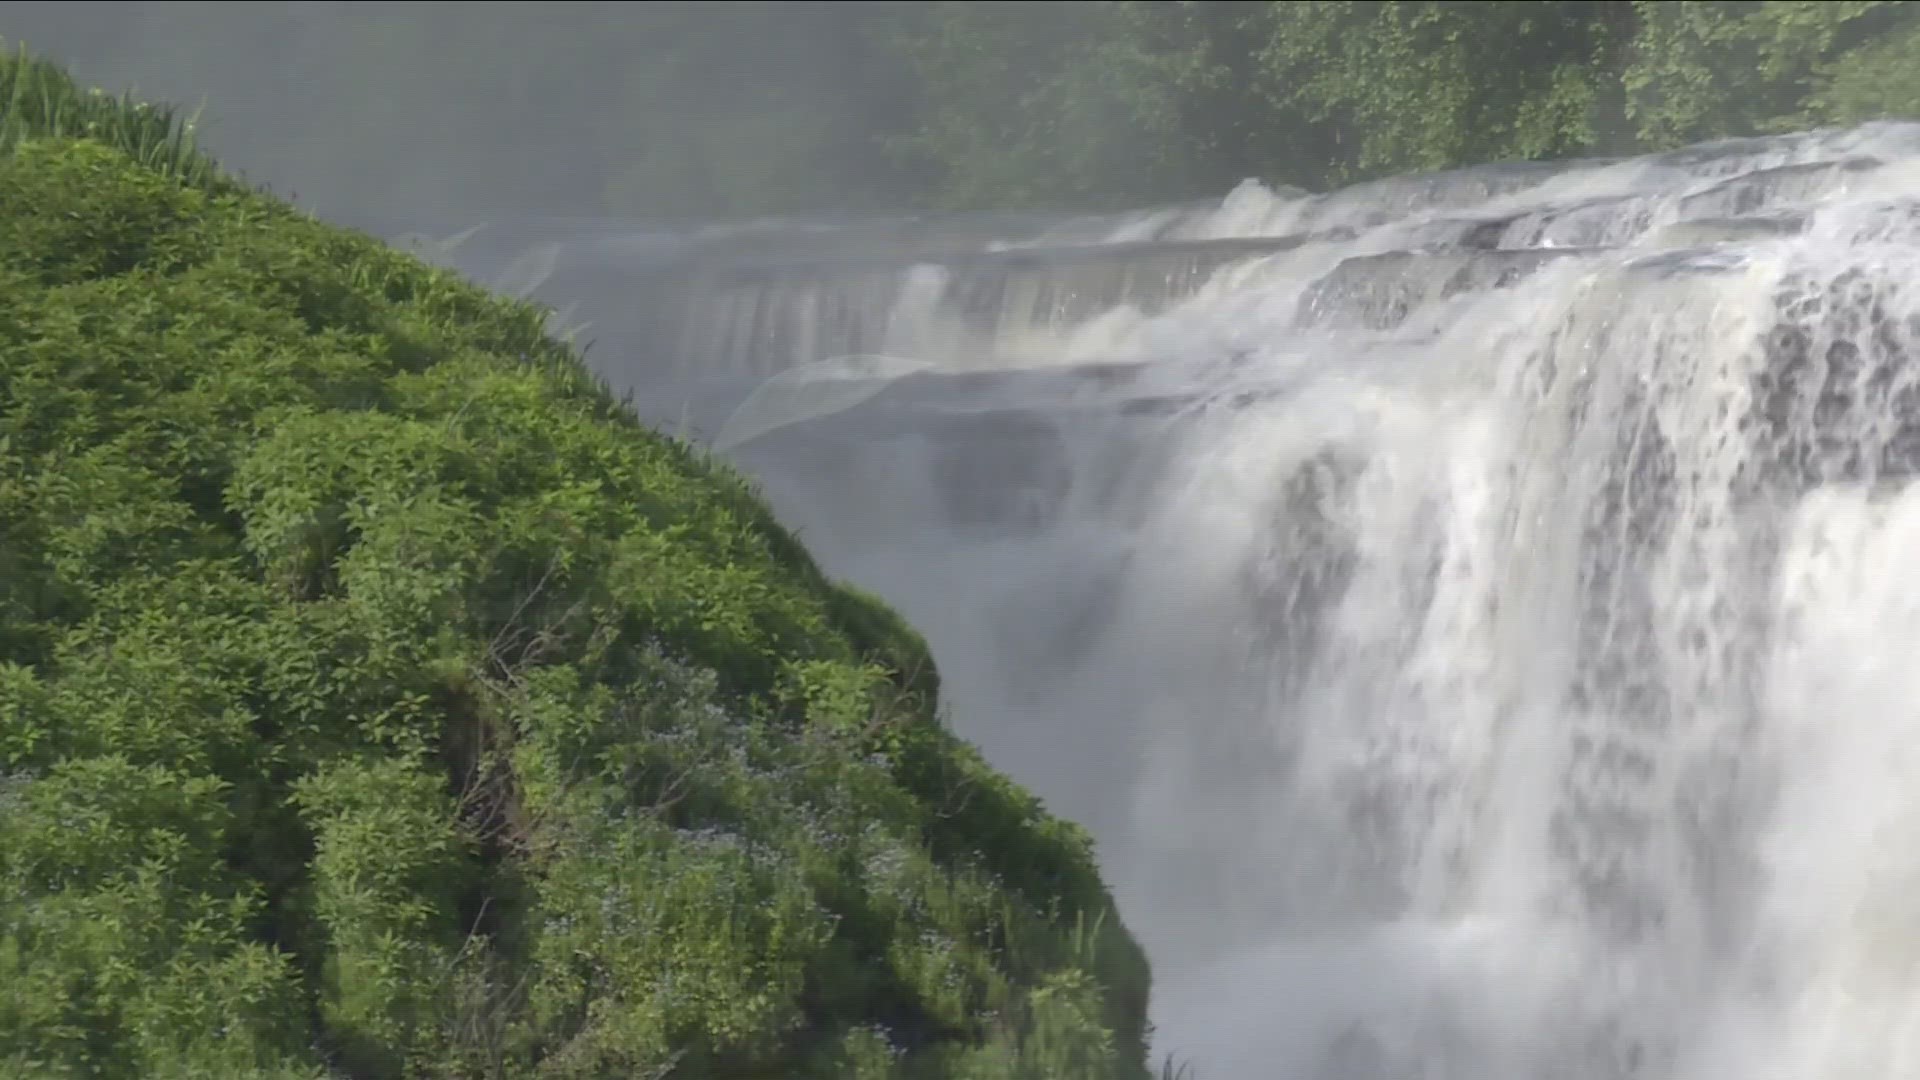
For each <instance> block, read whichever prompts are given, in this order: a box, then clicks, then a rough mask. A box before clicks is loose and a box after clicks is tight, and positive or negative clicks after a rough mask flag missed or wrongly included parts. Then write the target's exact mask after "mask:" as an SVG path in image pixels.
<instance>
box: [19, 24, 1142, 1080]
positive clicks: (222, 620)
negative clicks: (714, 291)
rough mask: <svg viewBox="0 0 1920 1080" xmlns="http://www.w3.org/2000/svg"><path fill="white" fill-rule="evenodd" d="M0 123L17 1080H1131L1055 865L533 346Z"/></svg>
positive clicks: (141, 153) (140, 109)
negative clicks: (77, 1079)
mask: <svg viewBox="0 0 1920 1080" xmlns="http://www.w3.org/2000/svg"><path fill="white" fill-rule="evenodd" d="M0 109H4V113H0V1075H4V1076H6V1077H9V1078H23V1080H25V1078H36V1077H147V1078H187V1077H209V1078H212V1077H219V1078H238V1077H275V1078H293V1077H302V1078H321V1077H341V1078H347V1077H352V1078H389V1077H392V1078H398V1077H461V1078H482V1077H489V1078H490V1077H609V1078H612V1077H618V1078H622V1080H627V1078H647V1077H653V1078H660V1077H730V1078H731V1077H769V1078H771V1077H808V1076H817V1077H834V1078H842V1077H851V1078H862V1077H895V1076H898V1077H977V1078H982V1080H985V1078H993V1080H1006V1078H1016V1080H1017V1078H1023V1077H1032V1078H1038V1077H1047V1078H1069V1080H1071V1078H1095V1077H1100V1078H1106V1077H1136V1076H1144V1074H1145V1066H1144V1057H1145V1054H1144V1050H1143V1042H1144V1031H1143V1029H1144V1026H1145V1012H1146V997H1147V985H1148V975H1147V970H1146V964H1145V961H1144V959H1143V957H1142V954H1141V952H1140V951H1139V949H1138V948H1137V946H1136V945H1135V944H1134V942H1133V941H1132V939H1131V938H1130V937H1129V936H1128V935H1127V933H1126V931H1125V930H1124V929H1123V928H1122V927H1121V926H1120V924H1119V922H1118V920H1117V919H1116V918H1115V916H1114V913H1113V909H1112V904H1111V901H1110V899H1109V897H1108V894H1107V892H1106V890H1105V889H1104V887H1103V886H1102V884H1101V881H1100V879H1099V877H1098V873H1097V869H1096V866H1095V864H1094V861H1093V858H1092V856H1091V854H1090V848H1089V843H1088V841H1087V838H1086V836H1085V835H1084V834H1083V833H1082V832H1081V831H1080V830H1079V829H1078V828H1076V827H1075V826H1073V825H1071V824H1068V823H1065V822H1062V821H1060V820H1057V819H1055V818H1053V817H1050V816H1049V815H1048V814H1047V813H1046V812H1045V811H1044V810H1043V808H1042V807H1041V806H1040V805H1039V804H1038V803H1037V802H1036V801H1035V800H1034V799H1033V798H1032V797H1030V796H1029V795H1027V794H1025V793H1024V792H1022V791H1020V790H1019V789H1017V788H1016V787H1014V786H1013V785H1012V784H1011V783H1010V782H1009V781H1008V780H1006V779H1004V778H1003V777H1001V776H1000V775H999V774H997V773H995V772H994V771H992V770H991V769H989V768H988V767H987V766H986V765H985V764H984V763H983V762H982V760H981V759H980V757H979V756H978V755H977V754H976V752H975V751H974V750H973V749H971V748H970V747H969V746H968V745H966V744H965V743H963V742H961V741H960V740H958V739H957V738H956V737H954V736H953V735H952V734H951V733H950V732H948V731H947V730H945V729H943V727H942V726H941V725H940V723H939V722H938V720H937V718H936V713H935V706H936V702H935V698H936V694H937V690H938V685H937V679H936V676H935V673H934V671H933V668H932V666H931V664H930V663H929V661H928V657H927V652H926V648H925V646H924V644H923V643H922V642H921V641H920V639H919V638H918V637H917V636H916V635H915V634H914V633H913V632H912V631H911V630H910V629H909V628H907V627H906V626H904V625H903V624H902V623H901V622H900V621H899V620H898V619H897V618H896V617H895V616H894V615H893V614H891V613H890V612H889V611H888V610H886V609H885V608H884V607H882V606H881V605H880V604H879V603H877V602H876V601H875V600H873V599H872V598H870V597H868V596H865V595H862V594H861V593H859V592H856V591H854V590H852V589H849V588H846V587H843V586H839V585H836V584H834V583H833V582H831V581H829V580H827V579H826V578H824V577H823V576H822V574H821V573H820V571H819V570H818V569H816V568H815V566H814V565H813V563H812V562H811V561H810V560H809V559H808V556H807V554H806V553H805V552H804V551H803V550H802V549H801V548H800V546H799V545H798V544H797V543H796V542H795V541H794V539H793V538H792V537H791V536H790V535H789V534H788V533H786V532H785V531H783V530H782V529H781V528H780V526H779V525H777V524H776V523H775V522H774V521H773V520H772V518H771V517H770V515H769V512H768V510H767V509H766V507H765V506H764V505H763V504H762V503H761V501H760V500H759V499H758V498H757V497H756V496H755V495H754V493H753V492H752V491H751V490H750V489H749V487H748V486H747V485H746V484H745V483H744V482H743V481H742V480H741V479H740V478H739V477H738V476H737V475H735V474H733V473H731V472H729V471H728V470H726V469H725V468H723V467H721V466H719V465H717V464H715V463H713V462H711V461H708V460H705V459H703V458H702V457H701V456H700V455H699V454H697V453H696V452H694V451H693V450H692V449H690V448H689V447H687V446H685V445H683V444H681V443H678V442H675V441H673V440H671V439H668V438H666V437H663V436H661V435H658V434H655V433H653V432H650V431H648V430H646V429H644V428H642V427H641V426H640V425H639V424H637V423H636V422H635V421H634V420H632V419H631V418H630V416H629V415H628V413H627V412H626V411H625V410H624V409H623V408H622V407H621V404H620V403H619V402H618V401H616V400H614V399H613V398H611V397H610V395H609V394H608V392H607V391H606V390H605V389H604V388H603V387H602V386H601V385H600V384H599V383H597V382H596V381H595V379H594V378H593V377H592V376H590V375H589V373H588V372H587V371H586V369H585V368H584V367H583V366H582V364H581V363H580V361H579V359H578V358H577V356H576V355H574V354H573V353H572V352H571V351H569V349H568V348H567V347H566V346H563V345H561V344H558V343H556V342H554V341H553V340H551V339H549V338H548V337H547V336H546V335H545V334H544V332H543V323H544V319H545V313H544V312H543V311H541V310H539V309H537V308H534V307H532V306H528V305H522V304H518V303H515V302H509V301H503V300H500V299H496V298H492V297H489V296H488V295H486V294H485V293H484V292H482V291H480V290H479V289H477V288H475V287H473V286H471V285H469V284H467V283H466V282H464V281H462V280H461V279H459V278H458V277H456V276H454V275H452V274H450V273H448V272H445V271H441V270H437V269H434V268H431V267H429V266H426V265H424V264H422V263H420V262H418V261H416V260H414V259H412V258H409V257H407V256H404V255H402V254H399V253H397V252H395V251H392V250H390V249H388V248H385V247H383V246H382V245H380V244H379V243H377V242H375V241H373V240H372V239H370V238H368V237H366V236H363V235H359V234H355V233H350V232H347V231H343V230H340V229H336V228H333V227H330V226H327V225H325V224H322V223H320V222H317V221H315V220H313V219H312V218H310V217H308V216H306V215H304V214H302V213H300V212H299V211H297V210H295V209H293V208H292V207H290V206H289V205H287V204H285V203H283V202H281V201H278V200H276V199H274V198H272V197H269V196H267V195H264V194H261V193H259V192H256V191H254V190H251V189H250V188H248V187H246V186H244V185H242V184H240V183H237V182H235V181H233V180H230V179H227V178H225V177H223V176H222V175H221V174H220V173H219V172H218V171H217V170H215V169H214V168H213V167H212V166H211V164H210V163H209V162H207V161H206V159H205V158H203V157H202V156H200V155H199V154H198V153H197V152H196V151H195V150H194V148H193V146H192V142H191V139H190V138H189V137H188V135H187V134H186V133H185V132H183V130H182V128H181V126H180V125H179V124H178V123H177V122H176V120H175V119H174V117H173V116H172V115H171V114H170V113H169V112H168V111H167V110H164V109H156V108H149V107H146V106H141V105H137V104H133V103H130V102H127V101H118V100H114V99H111V98H107V97H101V96H97V95H88V94H84V93H81V92H78V91H76V89H75V87H74V85H73V84H72V83H71V81H69V80H68V79H67V77H66V76H65V75H64V74H62V73H61V72H60V71H59V70H58V69H56V68H54V67H51V66H49V65H47V64H44V63H42V62H39V61H36V60H34V59H32V58H29V57H26V56H24V55H22V56H19V57H16V58H13V59H7V60H4V61H0Z"/></svg>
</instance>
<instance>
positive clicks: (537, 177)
mask: <svg viewBox="0 0 1920 1080" xmlns="http://www.w3.org/2000/svg"><path fill="white" fill-rule="evenodd" d="M0 37H4V38H6V39H7V41H8V44H9V45H10V46H11V45H14V44H17V43H20V42H25V43H26V44H27V45H29V46H30V47H32V48H34V49H36V50H38V51H41V52H43V53H45V54H48V55H50V56H52V57H54V58H56V59H59V60H61V61H63V62H65V63H67V64H68V65H70V66H71V68H72V69H73V71H74V72H75V74H76V75H77V76H78V77H79V78H80V79H81V80H83V81H85V82H88V83H92V84H97V85H101V86H104V87H106V88H108V89H111V90H114V91H120V90H125V89H129V88H133V89H137V90H138V92H139V93H140V94H141V95H143V96H146V97H149V98H157V99H168V100H172V101H175V102H178V103H183V104H186V105H188V106H189V107H190V106H192V105H194V104H196V103H200V102H205V104H206V112H205V115H204V123H203V131H204V135H205V140H206V142H207V144H208V145H209V146H210V147H211V149H212V150H214V151H215V152H216V154H217V155H219V156H220V157H221V158H222V159H223V160H224V162H225V163H227V164H228V165H229V166H231V167H234V168H237V169H239V170H242V171H244V172H245V173H247V174H248V175H250V176H252V177H254V178H256V179H258V180H261V181H264V182H266V183H267V184H269V185H270V186H271V187H273V188H274V189H275V190H276V191H278V192H280V193H282V194H292V195H295V196H297V197H298V199H299V201H301V202H303V203H305V204H306V205H308V206H310V207H312V208H314V209H316V210H318V211H320V212H321V213H323V214H325V215H328V216H331V217H335V218H339V219H349V220H356V221H357V220H358V219H364V218H368V217H374V218H379V219H382V220H385V219H397V220H400V221H404V222H409V223H411V222H427V221H433V222H446V223H457V222H467V221H476V220H494V219H498V218H501V217H504V216H519V217H529V216H544V215H570V216H576V215H589V216H619V217H627V218H647V219H668V220H672V219H687V218H712V217H740V216H753V215H765V214H821V213H866V212H876V211H897V210H907V209H927V208H957V209H974V208H981V207H992V206H999V207H1056V208H1060V207H1064V208H1088V207H1096V206H1097V207H1111V206H1116V205H1125V204H1139V203H1146V202H1155V201H1162V200H1168V199H1181V198H1190V197H1201V196H1218V195H1219V194H1221V193H1223V192H1224V191H1225V190H1226V189H1227V188H1229V187H1230V186H1231V185H1232V184H1233V183H1234V182H1235V181H1237V180H1239V179H1241V178H1243V177H1247V176H1258V177H1260V178H1261V179H1263V180H1266V181H1268V182H1270V183H1271V182H1285V183H1293V184H1300V185H1303V186H1307V187H1310V188H1323V187H1326V186H1329V185H1332V184H1337V183H1342V182H1346V181H1350V180H1354V179H1360V178H1365V177H1370V176H1379V175H1385V174H1390V173H1396V172H1405V171H1411V170H1420V169H1432V168H1441V167H1446V166H1450V165H1457V164H1465V163H1470V162H1476V161H1485V160H1494V159H1502V158H1542V157H1555V156H1564V155H1569V154H1586V153H1611V152H1617V151H1628V150H1638V149H1653V148H1664V147H1670V146H1677V145H1681V144H1683V143H1687V142H1693V141H1697V140H1700V139H1704V138H1711V137H1715V136H1720V135H1738V134H1745V133H1751V132H1759V131H1768V130H1777V129H1781V128H1787V127H1799V126H1806V125H1809V124H1815V123H1824V122H1852V121H1856V120H1861V119H1866V118H1870V117H1874V116H1884V115H1913V114H1915V113H1916V111H1917V110H1920V19H1917V18H1916V8H1915V6H1914V5H1913V4H1911V3H1886V2H1861V3H1844V4H1831V3H1797V2H1775V3H1766V4H1753V3H1685V4H1675V3H1633V2H1625V0H1609V2H1582V3H1564V2H1562V3H1552V2H1549V3H1537V2H1512V3H1473V4H1457V3H1357V4H1310V3H1260V2H1218V0H1209V2H1199V3H1171V2H1140V0H1089V2H1057V0H1054V2H1039V3H1030V2H1018V3H1016V2H995V3H957V2H935V3H900V2H894V0H860V2H854V3H842V2H791V3H768V2H727V3H684V2H653V3H644V4H630V3H619V4H589V3H541V4H537V5H536V4H521V3H487V4H460V3H431V4H423V3H387V4H373V3H340V2H299V3H284V4H264V3H263V4H231V3H88V4H71V3H11V4H6V5H0Z"/></svg>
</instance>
